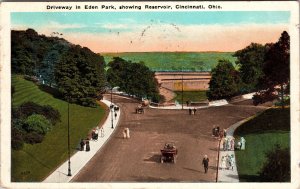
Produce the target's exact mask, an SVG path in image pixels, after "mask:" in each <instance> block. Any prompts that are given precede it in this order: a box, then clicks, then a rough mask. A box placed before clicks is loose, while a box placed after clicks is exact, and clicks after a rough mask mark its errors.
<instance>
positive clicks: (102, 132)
mask: <svg viewBox="0 0 300 189" xmlns="http://www.w3.org/2000/svg"><path fill="white" fill-rule="evenodd" d="M100 133H101V137H104V129H103V126H102V127H101V129H100Z"/></svg>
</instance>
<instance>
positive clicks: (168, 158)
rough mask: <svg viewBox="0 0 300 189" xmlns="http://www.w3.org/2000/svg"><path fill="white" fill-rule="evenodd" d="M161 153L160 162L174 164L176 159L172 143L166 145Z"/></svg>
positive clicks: (174, 147) (175, 151)
mask: <svg viewBox="0 0 300 189" xmlns="http://www.w3.org/2000/svg"><path fill="white" fill-rule="evenodd" d="M160 151H161V158H160V162H161V163H164V162H172V163H176V158H177V148H176V146H175V145H174V144H173V143H166V144H165V146H164V148H163V149H161V150H160Z"/></svg>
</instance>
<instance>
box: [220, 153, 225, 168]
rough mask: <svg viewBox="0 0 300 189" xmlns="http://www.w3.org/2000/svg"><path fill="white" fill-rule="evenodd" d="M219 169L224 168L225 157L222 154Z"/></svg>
mask: <svg viewBox="0 0 300 189" xmlns="http://www.w3.org/2000/svg"><path fill="white" fill-rule="evenodd" d="M220 167H221V169H222V170H223V169H226V159H225V157H224V156H222V158H221V165H220Z"/></svg>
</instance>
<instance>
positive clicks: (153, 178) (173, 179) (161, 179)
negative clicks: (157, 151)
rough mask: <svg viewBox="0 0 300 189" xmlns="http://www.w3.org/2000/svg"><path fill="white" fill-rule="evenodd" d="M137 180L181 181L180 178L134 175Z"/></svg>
mask: <svg viewBox="0 0 300 189" xmlns="http://www.w3.org/2000/svg"><path fill="white" fill-rule="evenodd" d="M133 178H134V180H135V181H137V182H180V180H178V179H175V178H155V177H149V176H148V177H147V176H141V177H133Z"/></svg>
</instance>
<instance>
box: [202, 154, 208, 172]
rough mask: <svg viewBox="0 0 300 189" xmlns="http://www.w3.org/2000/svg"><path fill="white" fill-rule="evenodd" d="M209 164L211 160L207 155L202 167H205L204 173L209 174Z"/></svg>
mask: <svg viewBox="0 0 300 189" xmlns="http://www.w3.org/2000/svg"><path fill="white" fill-rule="evenodd" d="M208 162H209V159H208V157H207V155H204V158H203V160H202V165H203V167H204V173H207V171H208Z"/></svg>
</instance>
